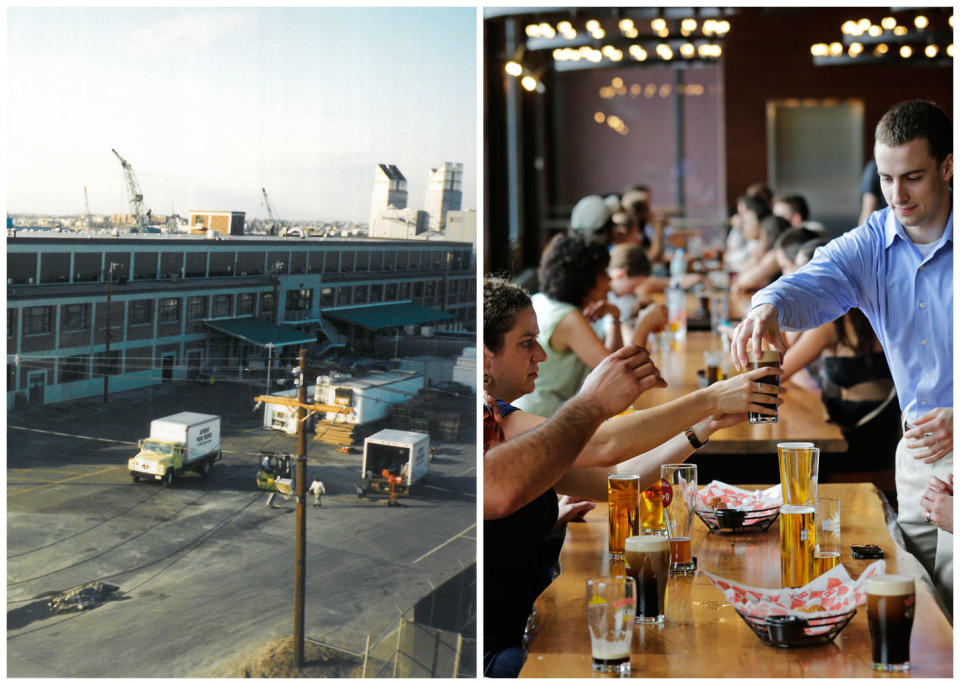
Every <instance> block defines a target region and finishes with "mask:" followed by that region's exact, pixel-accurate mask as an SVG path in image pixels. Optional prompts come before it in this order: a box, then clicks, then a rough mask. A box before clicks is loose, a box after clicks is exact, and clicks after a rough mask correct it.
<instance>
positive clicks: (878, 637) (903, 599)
mask: <svg viewBox="0 0 960 685" xmlns="http://www.w3.org/2000/svg"><path fill="white" fill-rule="evenodd" d="M864 589H865V590H866V593H867V623H868V624H869V625H870V642H871V644H872V645H873V668H874V670H876V671H909V670H910V631H911V629H912V628H913V614H914V611H915V610H916V601H917V598H916V594H915V588H914V581H913V578H911V577H910V576H893V575H887V576H875V577H873V578H868V579H867V582H866V585H865V587H864Z"/></svg>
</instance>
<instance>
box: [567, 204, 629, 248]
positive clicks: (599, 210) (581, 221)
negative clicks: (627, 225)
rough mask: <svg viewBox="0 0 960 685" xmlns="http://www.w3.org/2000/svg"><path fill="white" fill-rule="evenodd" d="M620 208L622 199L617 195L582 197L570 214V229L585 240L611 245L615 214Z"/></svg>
mask: <svg viewBox="0 0 960 685" xmlns="http://www.w3.org/2000/svg"><path fill="white" fill-rule="evenodd" d="M619 207H620V198H618V197H617V196H616V195H608V196H607V197H600V196H599V195H587V196H585V197H582V198H580V200H579V201H578V202H577V204H575V205H574V206H573V211H571V212H570V229H571V231H572V232H573V233H577V234H579V235H582V236H584V237H585V238H588V239H590V240H594V241H596V242H598V243H601V244H603V245H610V244H611V243H612V242H613V228H614V226H613V213H614V212H615V211H617V209H619Z"/></svg>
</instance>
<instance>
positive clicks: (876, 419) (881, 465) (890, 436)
mask: <svg viewBox="0 0 960 685" xmlns="http://www.w3.org/2000/svg"><path fill="white" fill-rule="evenodd" d="M793 230H797V229H793ZM801 230H802V229H801ZM816 360H819V362H820V363H819V379H818V380H819V382H820V389H821V396H820V397H821V401H822V402H823V405H824V407H825V408H826V411H827V416H828V417H829V419H830V422H831V423H834V424H836V425H837V426H838V427H839V428H840V431H841V432H842V433H843V437H844V439H845V440H846V441H847V445H848V448H847V453H846V457H845V459H844V463H843V470H846V471H877V470H884V469H889V471H890V474H891V477H892V475H893V469H894V456H895V451H896V450H895V446H896V442H897V439H898V438H899V430H900V429H899V426H898V423H899V421H898V415H899V413H900V405H899V404H898V403H897V401H896V399H897V391H896V388H894V385H893V379H892V377H891V376H890V369H889V367H888V366H887V359H886V357H885V356H884V354H883V348H882V347H881V346H880V341H879V340H878V339H877V336H876V334H874V332H873V329H872V328H871V327H870V322H869V321H868V320H867V317H865V316H864V315H863V312H861V311H860V310H859V309H851V310H850V311H848V312H847V313H846V314H844V315H843V316H842V317H840V318H839V319H836V320H835V321H831V322H830V323H826V324H824V325H822V326H819V327H818V328H813V329H811V330H808V331H804V332H803V333H802V334H800V337H799V338H798V339H797V340H796V342H794V343H793V344H792V345H791V346H790V347H789V349H787V353H786V354H785V355H784V357H783V364H782V368H783V376H781V378H782V380H783V381H786V380H788V379H790V378H791V377H792V376H793V375H794V374H795V373H797V372H799V371H801V370H802V369H803V368H804V367H806V366H808V365H809V364H811V363H812V362H814V361H816ZM834 466H836V465H831V464H827V463H823V464H821V469H822V470H823V471H829V470H830V469H832V468H834ZM882 485H883V486H882V487H881V489H882V490H884V492H885V493H889V494H890V495H891V496H892V495H893V492H892V490H893V488H892V487H891V486H892V485H893V483H892V480H891V482H890V483H889V484H882ZM893 502H896V500H895V498H894V499H893Z"/></svg>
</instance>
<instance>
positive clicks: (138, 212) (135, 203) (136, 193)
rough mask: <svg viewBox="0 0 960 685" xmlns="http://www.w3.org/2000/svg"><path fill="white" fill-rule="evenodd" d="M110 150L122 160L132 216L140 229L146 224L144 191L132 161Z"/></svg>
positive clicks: (135, 225) (134, 224) (134, 223)
mask: <svg viewBox="0 0 960 685" xmlns="http://www.w3.org/2000/svg"><path fill="white" fill-rule="evenodd" d="M110 151H111V152H113V154H115V155H116V156H117V159H119V160H120V166H122V167H123V177H124V179H125V180H126V182H127V196H128V199H129V202H130V216H131V217H132V218H133V228H134V230H140V229H142V228H143V226H144V215H143V193H142V192H141V191H140V184H139V183H137V177H136V176H134V174H133V167H132V166H130V162H128V161H127V160H125V159H124V158H123V157H121V156H120V153H119V152H117V151H116V150H114V149H113V148H110Z"/></svg>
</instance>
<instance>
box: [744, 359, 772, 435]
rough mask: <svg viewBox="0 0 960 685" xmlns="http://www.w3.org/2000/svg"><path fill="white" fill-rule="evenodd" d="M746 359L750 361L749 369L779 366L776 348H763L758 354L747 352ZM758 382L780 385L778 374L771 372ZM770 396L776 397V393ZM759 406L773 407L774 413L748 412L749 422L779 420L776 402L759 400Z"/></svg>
mask: <svg viewBox="0 0 960 685" xmlns="http://www.w3.org/2000/svg"><path fill="white" fill-rule="evenodd" d="M747 361H749V362H750V369H751V370H752V369H759V368H760V367H764V366H769V367H773V368H776V367H778V366H780V353H779V352H777V351H776V350H763V351H762V352H761V353H760V354H759V355H757V354H756V353H755V352H748V353H747ZM759 382H760V383H766V384H769V385H780V376H778V375H776V374H771V375H769V376H764V377H763V378H760V379H759ZM770 397H773V398H776V395H770ZM758 404H760V406H762V407H766V408H767V409H773V410H774V411H776V412H777V413H776V414H773V415H770V414H758V413H757V412H753V411H752V412H750V423H777V422H778V421H779V420H780V410H779V409H777V405H776V404H764V403H763V402H759V403H758Z"/></svg>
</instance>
